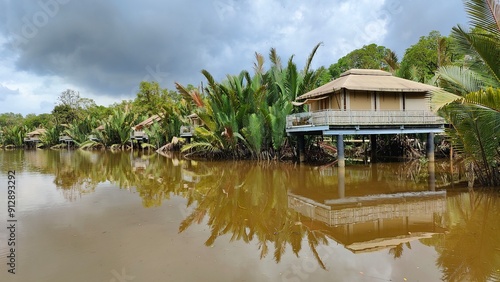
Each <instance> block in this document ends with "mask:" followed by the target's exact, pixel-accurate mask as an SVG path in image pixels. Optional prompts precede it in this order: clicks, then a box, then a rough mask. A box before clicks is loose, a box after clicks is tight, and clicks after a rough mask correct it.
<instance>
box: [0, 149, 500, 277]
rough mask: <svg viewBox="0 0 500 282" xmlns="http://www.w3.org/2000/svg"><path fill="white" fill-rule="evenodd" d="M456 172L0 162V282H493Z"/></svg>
mask: <svg viewBox="0 0 500 282" xmlns="http://www.w3.org/2000/svg"><path fill="white" fill-rule="evenodd" d="M458 167H459V165H457V164H455V165H454V166H453V169H454V172H453V173H452V172H451V169H452V168H451V167H450V164H449V163H448V162H445V161H437V162H436V163H433V164H429V163H428V162H427V161H425V160H417V161H413V162H405V163H379V164H348V165H347V167H346V168H345V170H342V169H339V168H338V167H332V166H321V167H318V166H310V165H304V164H302V165H298V164H293V163H275V162H253V161H224V162H203V161H192V160H183V159H181V158H179V157H177V156H171V157H165V156H160V155H157V154H153V153H151V154H148V153H142V152H137V151H136V152H124V153H123V152H119V153H111V152H87V151H66V150H63V151H52V150H32V151H22V150H14V151H1V150H0V168H1V169H0V220H1V221H2V223H1V226H2V228H1V231H0V264H1V267H0V281H37V282H38V281H106V282H112V281H114V282H122V281H134V282H135V281H500V196H499V194H498V193H485V192H467V190H464V189H463V188H462V186H461V185H459V184H454V185H453V188H450V184H451V183H452V182H453V180H457V179H460V178H462V177H463V172H461V171H459V170H457V168H458ZM443 187H448V189H447V190H445V189H444V188H443Z"/></svg>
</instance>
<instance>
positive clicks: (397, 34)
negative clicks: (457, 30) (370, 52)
mask: <svg viewBox="0 0 500 282" xmlns="http://www.w3.org/2000/svg"><path fill="white" fill-rule="evenodd" d="M382 11H383V12H381V13H380V16H381V17H384V18H387V21H388V25H387V32H388V36H387V37H386V38H385V41H384V45H385V46H386V47H388V48H391V49H392V50H394V51H395V52H396V53H397V54H398V55H399V57H400V59H401V58H402V57H403V55H404V52H405V50H406V49H407V48H408V47H410V46H411V45H414V44H415V43H417V42H418V40H419V38H420V37H421V36H427V35H429V32H431V31H433V30H437V31H439V32H440V33H441V35H444V36H448V35H449V34H450V32H451V29H452V27H454V26H456V25H457V24H460V25H466V23H467V18H466V14H465V11H464V6H463V2H462V0H441V1H435V0H419V1H414V0H388V1H387V2H386V4H385V5H384V9H382Z"/></svg>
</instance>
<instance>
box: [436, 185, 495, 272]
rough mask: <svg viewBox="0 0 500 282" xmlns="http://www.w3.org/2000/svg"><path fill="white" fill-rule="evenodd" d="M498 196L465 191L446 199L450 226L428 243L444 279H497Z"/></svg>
mask: <svg viewBox="0 0 500 282" xmlns="http://www.w3.org/2000/svg"><path fill="white" fill-rule="evenodd" d="M498 201H499V199H498V195H496V194H491V195H490V194H476V193H467V194H461V195H459V196H455V197H452V198H449V201H448V207H449V211H450V213H449V218H448V219H447V220H448V221H449V225H450V229H449V233H448V234H447V235H446V236H442V237H439V238H436V240H433V241H432V242H429V243H430V244H431V245H434V246H435V247H436V250H437V252H438V253H439V258H438V259H437V262H436V263H437V265H438V266H439V267H441V268H442V270H443V280H446V281H487V280H494V281H500V273H499V272H498V268H499V265H500V251H499V249H498V248H499V247H500V230H499V228H498V227H499V226H500V217H499V216H498V215H499V214H500V209H499V203H498Z"/></svg>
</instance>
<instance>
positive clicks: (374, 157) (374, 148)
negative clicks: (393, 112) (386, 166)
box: [370, 134, 377, 163]
mask: <svg viewBox="0 0 500 282" xmlns="http://www.w3.org/2000/svg"><path fill="white" fill-rule="evenodd" d="M370 150H371V157H370V162H371V163H376V162H377V135H375V134H372V135H370Z"/></svg>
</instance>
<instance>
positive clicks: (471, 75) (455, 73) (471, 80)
mask: <svg viewBox="0 0 500 282" xmlns="http://www.w3.org/2000/svg"><path fill="white" fill-rule="evenodd" d="M436 78H437V80H438V81H439V82H440V84H441V85H440V86H441V87H443V88H445V89H447V90H448V91H450V92H453V93H456V94H460V95H463V94H466V93H469V92H474V91H478V90H479V89H481V88H482V87H483V86H484V85H485V82H484V80H483V79H482V77H480V76H479V75H478V74H477V73H476V72H473V71H471V70H470V69H467V68H463V67H459V66H444V67H440V68H439V69H438V70H437V71H436Z"/></svg>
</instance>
